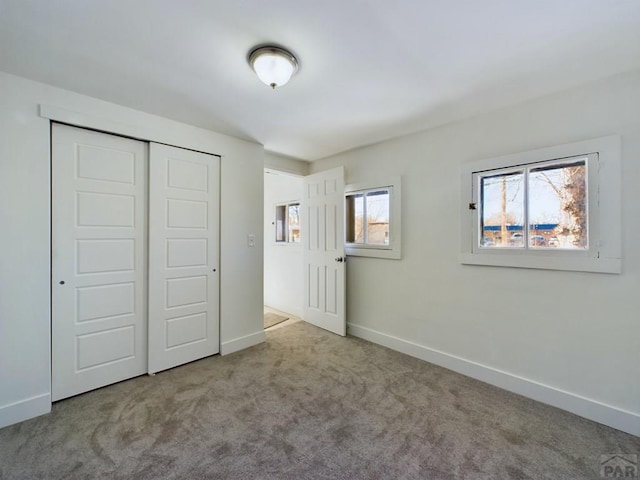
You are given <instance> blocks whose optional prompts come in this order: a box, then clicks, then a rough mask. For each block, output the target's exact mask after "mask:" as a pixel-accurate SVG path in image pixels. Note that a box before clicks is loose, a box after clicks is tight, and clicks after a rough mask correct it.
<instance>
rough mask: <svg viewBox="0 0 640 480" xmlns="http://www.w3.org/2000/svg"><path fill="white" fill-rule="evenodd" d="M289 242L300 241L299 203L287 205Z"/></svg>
mask: <svg viewBox="0 0 640 480" xmlns="http://www.w3.org/2000/svg"><path fill="white" fill-rule="evenodd" d="M289 243H300V204H299V203H292V204H291V205H289Z"/></svg>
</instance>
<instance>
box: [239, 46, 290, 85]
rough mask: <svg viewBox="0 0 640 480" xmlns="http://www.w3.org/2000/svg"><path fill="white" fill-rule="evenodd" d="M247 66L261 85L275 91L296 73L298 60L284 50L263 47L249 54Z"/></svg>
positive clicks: (274, 47)
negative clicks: (249, 66)
mask: <svg viewBox="0 0 640 480" xmlns="http://www.w3.org/2000/svg"><path fill="white" fill-rule="evenodd" d="M249 65H251V68H253V70H254V71H255V72H256V75H258V78H259V79H260V80H261V81H262V82H263V83H265V84H266V85H269V86H270V87H271V88H273V89H275V88H276V87H281V86H282V85H284V84H285V83H287V82H288V81H289V79H290V78H291V76H292V75H293V74H294V73H296V71H297V70H298V59H297V58H296V57H295V55H294V54H293V53H291V52H290V51H288V50H285V49H284V48H281V47H276V46H275V45H264V46H260V47H256V48H254V49H253V50H251V52H249Z"/></svg>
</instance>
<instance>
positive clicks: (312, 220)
mask: <svg viewBox="0 0 640 480" xmlns="http://www.w3.org/2000/svg"><path fill="white" fill-rule="evenodd" d="M304 187H305V191H304V197H303V201H302V207H303V213H304V214H303V220H302V222H303V231H302V234H301V236H302V239H303V245H304V320H305V321H307V322H309V323H312V324H314V325H317V326H318V327H321V328H324V329H326V330H329V331H331V332H334V333H337V334H338V335H343V336H344V335H346V334H347V325H346V314H345V270H346V257H345V255H344V168H343V167H338V168H334V169H332V170H327V171H325V172H320V173H316V174H314V175H309V176H307V177H305V185H304Z"/></svg>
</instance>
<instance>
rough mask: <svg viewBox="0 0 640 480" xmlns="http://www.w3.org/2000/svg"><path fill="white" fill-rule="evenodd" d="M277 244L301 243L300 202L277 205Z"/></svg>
mask: <svg viewBox="0 0 640 480" xmlns="http://www.w3.org/2000/svg"><path fill="white" fill-rule="evenodd" d="M275 226H276V243H300V202H292V203H285V204H282V205H276V220H275Z"/></svg>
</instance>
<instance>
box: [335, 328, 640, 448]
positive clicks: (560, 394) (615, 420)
mask: <svg viewBox="0 0 640 480" xmlns="http://www.w3.org/2000/svg"><path fill="white" fill-rule="evenodd" d="M347 332H348V334H349V335H353V336H354V337H359V338H362V339H364V340H369V341H370V342H373V343H377V344H378V345H382V346H384V347H387V348H390V349H392V350H396V351H398V352H401V353H404V354H406V355H410V356H412V357H415V358H419V359H421V360H424V361H427V362H430V363H433V364H435V365H439V366H441V367H444V368H447V369H449V370H453V371H454V372H458V373H461V374H463V375H466V376H468V377H471V378H475V379H477V380H480V381H482V382H486V383H489V384H491V385H495V386H496V387H500V388H503V389H505V390H508V391H510V392H513V393H517V394H519V395H523V396H525V397H528V398H531V399H533V400H537V401H539V402H542V403H546V404H548V405H552V406H554V407H557V408H560V409H562V410H566V411H568V412H571V413H575V414H576V415H579V416H581V417H584V418H587V419H589V420H593V421H594V422H598V423H602V424H603V425H607V426H609V427H613V428H615V429H618V430H621V431H623V432H627V433H630V434H631V435H636V436H640V415H638V414H637V413H633V412H629V411H626V410H621V409H619V408H616V407H612V406H611V405H606V404H603V403H600V402H598V401H596V400H592V399H589V398H585V397H582V396H580V395H576V394H574V393H571V392H567V391H564V390H560V389H557V388H554V387H550V386H549V385H544V384H542V383H538V382H535V381H533V380H529V379H526V378H523V377H519V376H517V375H513V374H511V373H507V372H504V371H502V370H498V369H495V368H492V367H488V366H486V365H482V364H480V363H476V362H473V361H470V360H466V359H464V358H461V357H458V356H455V355H450V354H448V353H445V352H441V351H439V350H435V349H433V348H429V347H425V346H422V345H418V344H416V343H413V342H409V341H407V340H403V339H401V338H397V337H394V336H391V335H388V334H386V333H382V332H378V331H376V330H372V329H370V328H367V327H363V326H360V325H355V324H353V323H348V324H347Z"/></svg>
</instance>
